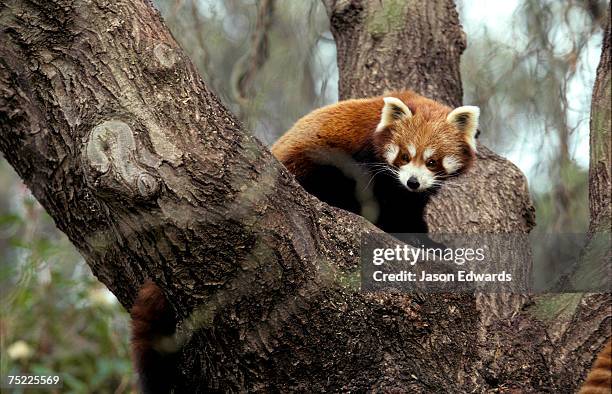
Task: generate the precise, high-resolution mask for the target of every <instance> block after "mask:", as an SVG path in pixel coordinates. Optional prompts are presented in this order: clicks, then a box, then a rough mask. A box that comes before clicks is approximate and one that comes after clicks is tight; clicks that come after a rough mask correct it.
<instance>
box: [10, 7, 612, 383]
mask: <svg viewBox="0 0 612 394" xmlns="http://www.w3.org/2000/svg"><path fill="white" fill-rule="evenodd" d="M430 3H432V2H423V4H417V2H410V3H408V4H409V6H404V8H402V12H401V13H400V14H397V13H396V11H395V10H396V8H397V7H395V8H393V9H389V8H387V5H389V6H391V5H393V6H397V5H398V4H403V2H389V3H387V2H384V3H382V4H383V6H382V7H381V6H380V4H379V3H378V2H365V1H364V2H359V1H350V2H338V4H337V5H335V4H331V2H330V3H329V4H327V6H328V10H329V11H330V17H331V20H332V27H333V29H334V35H335V36H336V39H337V41H338V48H339V67H340V70H341V72H342V76H341V89H342V90H341V94H342V96H343V97H346V96H350V95H362V94H370V93H378V92H379V91H380V90H381V89H385V88H393V87H403V86H405V84H404V83H402V81H409V82H410V84H409V86H410V87H412V88H413V89H415V90H417V91H420V92H423V93H425V94H427V95H429V96H431V97H434V98H438V99H440V100H442V101H445V102H447V103H450V104H453V105H456V104H457V103H459V101H460V98H461V97H460V96H461V87H460V79H459V74H458V57H459V54H460V52H461V50H462V49H463V47H464V46H465V44H464V39H463V38H462V37H463V36H462V33H461V31H460V29H459V24H458V22H457V15H456V12H455V10H454V6H453V5H452V3H448V4H445V5H444V6H437V8H435V9H430V8H428V7H429V6H426V5H428V4H430ZM377 7H378V8H377ZM432 7H433V6H432ZM400 8H401V7H400ZM373 10H374V11H376V12H378V14H377V13H376V12H374V11H373ZM372 12H374V13H372ZM413 12H414V13H413ZM398 15H399V16H398ZM408 16H410V17H411V18H414V20H413V21H414V23H417V22H419V21H421V23H420V24H418V25H417V26H420V27H419V28H418V29H415V30H414V31H413V30H412V28H411V27H410V26H407V25H406V24H404V22H403V21H404V19H403V18H405V17H408ZM397 18H399V22H398V19H397ZM445 18H446V20H445ZM342 23H345V24H344V25H342ZM368 23H370V24H372V25H373V26H370V25H368ZM368 26H370V28H372V29H373V34H372V35H371V37H369V38H368V37H367V35H366V34H369V33H367V27H368ZM398 26H399V27H398ZM0 29H1V33H0V34H1V37H0V91H2V95H1V97H0V131H1V134H0V150H1V151H2V152H3V153H4V156H5V157H6V159H7V160H8V161H9V162H10V163H11V165H12V166H13V167H14V168H15V169H16V171H17V172H18V173H19V174H20V176H21V177H22V178H23V179H24V181H25V182H26V184H27V185H28V187H29V188H30V189H31V190H32V192H33V194H34V195H35V196H36V198H37V199H38V200H39V201H40V202H41V204H42V205H43V206H44V207H45V209H46V210H47V211H48V212H49V214H50V215H51V216H52V217H53V218H54V220H55V222H56V224H57V225H58V227H59V228H60V229H61V230H62V231H64V232H65V233H66V234H67V235H68V237H69V238H70V240H71V241H72V242H73V243H74V244H75V245H76V247H77V248H78V249H79V250H80V252H81V253H82V255H83V256H84V258H85V259H86V261H87V263H88V264H89V266H90V267H91V269H92V271H93V273H94V274H95V275H96V276H97V277H98V278H99V279H100V280H101V281H102V282H103V283H104V284H105V285H106V286H108V288H109V289H111V291H112V292H113V293H114V294H115V295H116V296H117V297H118V299H119V300H120V302H121V303H122V304H123V305H124V306H125V307H126V308H129V307H130V305H131V304H132V301H133V299H134V296H135V293H136V291H137V289H138V288H139V286H140V285H141V284H142V282H143V280H144V279H145V278H147V277H148V278H152V279H153V280H154V281H155V282H156V283H158V284H159V285H160V286H161V287H162V289H163V291H164V293H165V295H166V296H167V298H168V300H169V302H170V304H171V305H172V307H173V309H174V310H175V312H176V314H177V318H178V320H179V321H180V327H179V331H180V338H182V340H183V344H184V346H183V347H182V348H181V350H180V352H181V354H180V356H181V374H180V376H179V377H178V378H177V379H176V381H175V382H174V385H175V387H176V388H177V389H178V390H180V391H179V392H183V391H185V390H188V391H189V392H193V391H200V392H203V391H206V390H210V389H217V390H219V389H223V390H233V391H244V390H249V391H322V390H327V391H365V390H388V389H393V388H400V389H403V390H407V391H410V392H431V391H440V392H457V391H475V390H476V391H483V390H487V389H495V388H498V389H504V388H508V387H511V386H512V385H524V386H523V388H524V389H525V390H526V391H530V390H531V391H538V390H544V389H546V388H549V387H550V388H555V387H557V388H558V387H559V386H558V383H559V382H560V381H561V380H560V378H559V376H557V375H554V374H553V366H554V365H553V364H554V363H553V362H552V361H551V359H552V357H551V350H552V343H551V340H550V339H549V338H548V337H547V336H546V332H545V329H546V326H545V325H544V324H542V323H541V321H540V320H538V319H537V318H535V317H533V315H531V314H528V313H523V314H520V315H518V316H519V317H515V318H513V319H509V320H505V321H504V320H501V319H500V318H499V317H497V318H493V317H494V315H493V313H492V312H491V311H493V310H494V309H495V308H497V310H499V311H503V313H501V316H502V317H503V316H507V311H511V310H516V308H517V306H518V305H522V303H523V302H524V301H525V299H526V297H522V298H520V299H517V298H516V297H505V298H504V297H488V298H487V297H481V298H480V299H479V300H478V301H477V300H476V297H474V296H471V295H462V294H454V295H444V296H423V295H419V294H412V295H406V296H401V295H395V294H379V295H371V294H363V293H360V292H359V291H358V289H357V288H356V287H355V286H354V282H355V278H356V277H358V272H359V270H358V265H359V260H358V255H359V248H360V241H361V236H362V234H363V233H365V234H367V233H371V232H377V230H376V229H375V228H374V227H373V226H372V225H371V224H369V223H367V222H366V221H365V220H363V219H361V218H359V217H356V216H354V215H351V214H348V213H346V212H343V211H340V210H337V209H334V208H331V207H329V206H327V205H325V204H322V203H320V202H319V201H317V200H316V199H315V198H313V197H311V196H309V195H308V194H307V193H305V192H304V191H303V189H302V188H301V187H299V185H297V183H296V182H295V181H294V180H293V177H292V176H291V175H290V174H288V173H287V171H286V170H285V169H283V168H282V166H281V165H280V164H279V163H278V162H277V161H276V160H275V159H274V158H273V157H272V156H271V155H270V153H269V152H268V151H267V150H266V149H265V148H264V147H263V146H262V145H261V144H260V143H259V142H258V141H257V140H255V139H254V138H253V137H252V136H251V135H249V134H248V133H246V132H245V131H244V130H242V129H241V127H240V125H239V124H238V122H237V121H236V120H235V118H234V117H233V116H232V114H230V113H229V112H228V111H227V109H226V108H225V107H224V106H223V105H222V104H221V103H220V102H219V101H218V100H217V98H216V97H215V96H214V95H213V94H212V93H211V92H210V90H209V89H208V88H207V86H206V84H205V83H204V82H203V81H202V80H201V79H200V77H199V76H198V75H197V72H196V71H195V68H194V67H193V65H192V64H191V62H190V61H189V59H187V58H186V56H185V54H184V53H183V52H182V51H181V49H180V48H179V47H178V45H177V43H176V42H175V40H174V39H173V38H172V36H171V34H170V33H169V32H168V30H167V28H166V27H165V26H164V24H163V22H162V21H161V19H160V16H159V14H158V13H157V12H156V11H155V10H154V9H153V8H152V7H151V5H150V4H149V3H148V2H146V1H144V0H134V1H119V2H106V1H103V0H93V1H84V0H54V1H49V0H38V1H29V2H21V1H18V0H14V1H0ZM344 29H346V30H347V33H344V32H343V30H344ZM379 29H382V33H380V31H379ZM385 29H387V30H385ZM396 29H400V30H401V31H402V33H401V35H398V36H397V37H399V38H402V37H403V39H404V40H405V39H406V38H411V39H412V41H411V42H414V45H415V47H414V48H417V47H418V48H428V51H427V53H429V52H433V53H436V56H437V57H436V58H435V59H434V60H433V61H432V62H431V63H427V62H426V60H423V59H428V58H427V57H426V56H423V57H421V58H420V59H421V60H420V61H418V62H416V63H414V64H416V65H417V69H418V73H416V72H413V74H410V77H409V78H408V77H406V78H408V79H403V78H402V76H401V75H400V74H397V75H396V74H395V72H406V70H410V69H411V68H410V67H408V66H409V65H410V64H412V63H410V61H416V60H415V58H414V57H411V56H414V55H410V54H405V53H404V52H403V50H404V47H402V46H401V45H398V43H397V41H394V40H396V39H399V38H393V37H394V35H393V34H395V33H394V32H395V31H396ZM351 31H352V32H353V34H354V35H355V36H354V37H353V38H351V39H348V38H345V39H344V41H343V38H341V37H340V36H342V35H345V34H347V37H348V34H349V33H350V32H351ZM417 34H420V35H417ZM357 39H363V40H364V41H363V43H367V42H370V44H368V45H369V46H367V47H366V46H364V47H363V50H364V52H368V51H372V52H371V53H372V54H374V53H377V54H378V55H377V57H374V58H375V59H376V62H379V63H380V64H372V65H370V69H369V71H366V70H358V69H357V67H360V64H362V63H360V62H366V63H363V64H367V61H366V60H360V59H365V58H364V56H365V55H364V54H362V53H361V49H362V48H361V47H359V49H360V50H359V51H357V50H356V49H357V47H356V46H353V45H357V44H358V43H359V42H358V41H357V42H355V43H354V44H352V43H353V41H351V40H357ZM425 41H427V42H428V44H427V46H426V44H423V42H425ZM359 45H361V44H359ZM364 45H365V44H364ZM385 48H393V49H392V50H391V49H385ZM405 48H408V47H405ZM415 50H416V49H415ZM381 51H382V52H381ZM385 51H388V52H387V55H388V56H385V54H384V52H385ZM393 51H395V53H391V52H393ZM397 56H399V57H397ZM406 59H408V60H409V61H407V62H405V63H401V62H399V61H400V60H401V61H404V60H406ZM410 59H412V60H410ZM387 60H391V61H394V62H393V63H389V64H393V65H394V66H393V67H386V63H385V62H386V61H387ZM404 65H406V67H404ZM351 67H353V68H352V69H353V70H355V71H356V72H355V77H354V78H355V79H354V80H349V79H348V78H349V77H347V76H346V75H347V71H348V70H349V69H351ZM364 67H366V66H365V65H364ZM442 71H444V74H443V75H439V73H438V72H440V73H441V72H442ZM367 73H370V77H369V78H371V79H368V77H367V75H368V74H367ZM404 76H406V75H404ZM368 80H369V81H370V82H371V86H372V87H369V84H368V83H366V82H367V81H368ZM369 89H372V90H369ZM608 133H609V129H608ZM485 177H486V179H485ZM463 185H464V186H462V187H461V189H460V191H453V195H450V194H446V195H445V194H444V191H443V193H442V195H441V196H440V197H438V198H436V200H435V201H434V202H433V204H432V208H431V209H430V210H429V211H430V212H429V213H428V222H429V224H430V227H431V228H432V229H433V230H434V231H438V232H454V231H459V230H461V231H467V232H470V233H474V232H478V231H483V230H486V231H488V232H503V231H507V232H510V231H521V232H527V231H528V230H529V229H530V228H531V226H532V225H533V211H532V208H531V204H530V202H529V198H528V194H527V193H526V186H525V182H524V177H523V176H522V175H521V174H520V172H518V170H516V169H515V168H514V167H513V166H511V165H510V164H509V163H508V162H506V161H505V160H503V159H501V158H499V157H497V156H496V155H494V154H493V153H491V152H490V151H488V150H486V149H484V148H482V149H481V153H480V156H479V165H478V166H477V168H476V169H475V171H473V174H472V175H470V176H469V177H465V179H464V181H463ZM476 186H478V187H476ZM480 189H484V190H480ZM487 193H491V194H490V195H487ZM608 198H609V197H608ZM467 199H470V200H469V201H470V204H469V206H468V204H466V203H465V201H468V200H467ZM462 201H463V203H462ZM480 204H482V205H480ZM502 210H503V213H504V214H505V215H506V216H504V215H502ZM491 305H494V307H491ZM508 305H510V307H508ZM484 311H486V312H484ZM484 321H486V322H488V323H487V325H486V326H487V328H486V329H484V328H483V327H484V326H485V324H484V323H483V322H484ZM491 327H498V328H499V329H497V330H496V331H492V330H491ZM519 328H520V329H519ZM493 332H495V335H496V337H495V338H488V339H489V340H490V341H491V343H492V344H493V345H491V344H488V345H487V344H486V343H485V341H484V337H483V335H485V334H486V333H493ZM591 332H592V331H591ZM488 335H492V334H488ZM526 344H528V345H526ZM491 346H493V347H497V349H498V350H500V349H501V350H502V351H503V350H506V349H510V350H512V351H513V354H502V355H501V356H496V357H495V358H492V356H491V354H493V352H492V350H491V349H492V348H491ZM525 346H530V347H529V348H528V349H525V348H524V347H525ZM481 347H482V349H481ZM483 349H484V350H483ZM562 363H563V361H561V364H562ZM566 366H567V365H566ZM577 368H578V367H576V368H574V369H571V372H572V373H576V372H577V373H582V372H583V369H582V370H578V369H577ZM581 368H584V367H583V366H581ZM569 376H576V375H569Z"/></svg>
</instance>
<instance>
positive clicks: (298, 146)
mask: <svg viewBox="0 0 612 394" xmlns="http://www.w3.org/2000/svg"><path fill="white" fill-rule="evenodd" d="M479 115H480V110H479V109H478V107H474V106H463V107H458V108H455V109H451V108H450V107H447V106H445V105H443V104H440V103H438V102H436V101H434V100H430V99H428V98H425V97H423V96H420V95H418V94H416V93H414V92H411V91H403V92H394V93H389V94H388V95H386V96H384V97H383V96H380V97H373V98H368V99H356V100H346V101H341V102H339V103H337V104H333V105H329V106H326V107H323V108H320V109H317V110H315V111H313V112H311V113H310V114H308V115H306V116H304V117H303V118H301V119H300V120H298V121H297V123H296V124H295V125H294V126H293V127H292V128H291V129H290V130H289V131H287V132H286V133H285V134H284V135H283V136H282V137H281V138H280V139H279V140H278V141H277V142H276V143H275V144H274V145H273V146H272V153H273V154H274V156H275V157H276V158H277V159H278V160H279V161H280V162H281V163H283V164H284V165H285V167H286V168H287V169H288V170H289V171H290V172H291V173H293V174H294V175H295V177H296V179H297V180H298V182H299V183H300V184H301V185H302V186H303V187H304V188H305V189H306V190H307V191H308V192H309V193H311V194H313V195H315V196H316V197H318V198H319V199H320V200H322V201H324V202H326V203H328V204H330V205H333V206H336V207H339V208H343V209H345V210H348V211H351V212H354V213H357V214H360V215H362V216H364V217H366V218H367V219H369V220H370V221H371V222H373V223H374V224H375V225H377V226H378V227H379V228H381V229H382V230H383V231H386V232H388V233H426V232H427V227H426V225H425V223H424V220H423V208H424V205H425V203H426V202H427V199H428V197H429V195H430V194H431V192H432V191H434V190H435V189H436V188H437V187H438V186H440V185H441V183H442V182H443V181H444V180H445V179H447V178H448V177H451V176H455V175H458V174H460V173H462V172H464V171H466V170H467V169H468V168H469V167H470V166H471V165H472V163H473V161H474V158H475V152H476V141H475V138H476V132H477V128H478V118H479Z"/></svg>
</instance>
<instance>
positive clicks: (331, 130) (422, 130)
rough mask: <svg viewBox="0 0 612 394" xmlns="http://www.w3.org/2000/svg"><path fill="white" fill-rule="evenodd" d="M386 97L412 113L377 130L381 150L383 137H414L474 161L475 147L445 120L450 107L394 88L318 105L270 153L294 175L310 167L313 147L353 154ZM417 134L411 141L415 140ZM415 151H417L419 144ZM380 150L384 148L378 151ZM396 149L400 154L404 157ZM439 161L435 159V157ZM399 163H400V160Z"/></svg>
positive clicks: (398, 139) (368, 135)
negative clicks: (403, 104) (361, 97)
mask: <svg viewBox="0 0 612 394" xmlns="http://www.w3.org/2000/svg"><path fill="white" fill-rule="evenodd" d="M384 97H397V98H399V99H400V100H402V101H403V102H404V103H405V104H406V105H407V106H408V108H410V110H411V111H412V113H413V115H414V116H413V117H412V118H411V119H410V120H409V121H407V122H398V124H397V126H396V127H394V130H387V131H386V132H385V131H383V132H381V133H378V135H377V136H376V137H375V140H374V143H375V147H376V148H377V149H379V150H382V149H384V145H385V144H386V143H387V142H390V141H393V142H400V144H398V145H399V146H400V147H403V146H404V142H407V141H412V142H414V143H415V145H417V148H418V147H421V149H424V147H425V146H426V145H429V146H430V147H432V148H434V149H436V153H437V154H438V155H439V154H440V153H441V152H444V154H445V155H448V154H456V155H457V156H458V157H460V158H462V159H464V163H465V168H467V167H468V166H469V165H470V164H471V162H472V159H473V157H472V155H473V152H471V150H469V149H468V150H467V151H466V149H465V148H466V144H465V140H464V138H463V136H462V135H461V133H460V132H459V130H458V129H456V128H455V126H453V125H451V124H449V123H448V122H446V116H447V115H448V113H449V112H450V111H451V108H449V107H447V106H445V105H443V104H440V103H438V102H436V101H434V100H430V99H428V98H425V97H423V96H420V95H418V94H416V93H414V92H411V91H402V92H392V93H389V94H387V95H385V96H378V97H373V98H367V99H355V100H346V101H341V102H339V103H336V104H332V105H328V106H326V107H323V108H320V109H317V110H315V111H313V112H311V113H310V114H308V115H306V116H304V117H303V118H301V119H300V120H298V121H297V122H296V124H295V125H294V126H293V127H292V128H291V129H290V130H289V131H287V133H285V134H284V135H283V136H282V137H281V138H280V139H279V140H278V141H277V142H276V143H275V144H274V145H273V146H272V153H273V154H274V155H275V156H276V158H277V159H278V160H279V161H281V162H282V163H283V164H284V165H285V166H286V167H287V169H289V171H290V172H292V173H293V174H294V175H296V176H300V175H303V174H304V173H306V172H308V171H309V169H310V167H311V166H312V165H313V163H312V160H311V159H310V157H311V156H312V153H313V152H317V151H321V150H325V149H336V150H342V151H344V152H345V153H347V154H348V155H352V154H354V153H355V152H357V151H358V150H359V149H361V148H362V147H363V146H364V145H365V144H367V143H368V142H369V140H370V139H371V138H372V135H373V134H374V131H375V130H376V126H377V124H378V122H379V121H380V116H381V112H382V108H383V105H384V102H383V98H384ZM413 139H415V140H413ZM417 151H418V152H417V156H420V153H421V152H420V151H419V149H417ZM377 153H378V154H379V155H382V152H381V151H379V152H377ZM402 153H404V151H402V152H400V154H399V155H398V159H399V158H401V157H402ZM438 162H439V161H438ZM394 164H397V165H401V164H403V163H402V162H401V160H399V161H398V162H397V163H394Z"/></svg>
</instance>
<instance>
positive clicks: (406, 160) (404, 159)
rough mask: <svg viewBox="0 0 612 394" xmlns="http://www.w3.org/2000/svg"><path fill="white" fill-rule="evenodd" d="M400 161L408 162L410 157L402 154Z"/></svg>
mask: <svg viewBox="0 0 612 394" xmlns="http://www.w3.org/2000/svg"><path fill="white" fill-rule="evenodd" d="M402 160H403V161H405V162H406V163H408V162H410V156H409V155H408V154H406V153H404V154H403V155H402Z"/></svg>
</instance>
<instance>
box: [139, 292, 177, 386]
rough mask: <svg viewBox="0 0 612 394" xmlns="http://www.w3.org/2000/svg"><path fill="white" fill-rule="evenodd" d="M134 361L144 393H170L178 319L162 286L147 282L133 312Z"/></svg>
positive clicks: (174, 366) (174, 367) (174, 362)
mask: <svg viewBox="0 0 612 394" xmlns="http://www.w3.org/2000/svg"><path fill="white" fill-rule="evenodd" d="M130 314H131V317H132V360H133V363H134V368H135V369H136V372H137V374H138V380H139V382H138V383H139V386H140V390H141V392H142V393H144V394H153V393H160V394H161V393H169V392H170V391H171V384H172V382H173V380H174V378H175V374H176V361H177V360H176V359H177V349H176V345H175V343H174V332H175V330H176V321H175V317H174V314H173V313H172V309H171V308H170V305H168V302H167V301H166V298H165V297H164V294H163V293H162V291H161V289H160V288H159V286H157V285H156V284H155V283H153V282H152V281H147V282H145V283H144V285H143V286H142V287H141V288H140V291H139V292H138V296H137V297H136V301H135V302H134V305H133V306H132V309H131V311H130Z"/></svg>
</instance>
